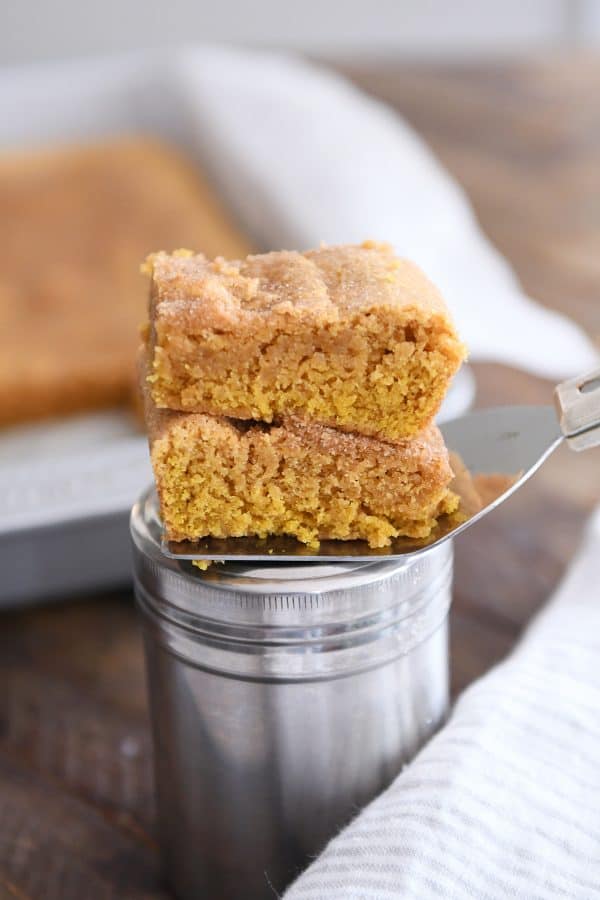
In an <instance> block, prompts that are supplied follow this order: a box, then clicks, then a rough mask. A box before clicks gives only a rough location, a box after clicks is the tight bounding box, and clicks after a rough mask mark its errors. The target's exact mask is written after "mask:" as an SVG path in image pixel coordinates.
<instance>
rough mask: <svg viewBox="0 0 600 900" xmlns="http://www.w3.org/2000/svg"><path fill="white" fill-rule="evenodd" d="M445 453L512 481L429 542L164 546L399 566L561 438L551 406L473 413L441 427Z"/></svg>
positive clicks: (193, 555)
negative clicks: (378, 561) (374, 561)
mask: <svg viewBox="0 0 600 900" xmlns="http://www.w3.org/2000/svg"><path fill="white" fill-rule="evenodd" d="M441 430H442V433H443V435H444V439H445V441H446V444H447V446H448V448H449V449H450V450H452V451H454V452H456V453H458V454H459V455H460V456H461V458H462V460H463V462H464V463H465V464H466V466H467V468H468V469H469V470H470V471H471V472H472V473H473V474H498V473H502V474H505V475H514V476H515V480H514V481H513V482H512V484H511V485H510V487H509V488H508V489H507V490H505V491H504V492H503V493H502V494H500V496H498V497H497V498H496V499H495V500H494V501H493V502H492V503H490V504H488V505H487V506H486V507H484V508H483V509H482V510H480V511H478V512H476V513H475V514H473V515H471V516H470V517H468V518H466V519H464V520H462V521H460V522H459V524H457V519H456V517H453V516H445V517H442V518H441V519H440V521H439V523H438V526H437V528H436V529H435V530H434V531H432V533H431V534H430V535H429V537H427V538H424V539H416V538H405V537H400V538H395V539H394V540H393V541H392V543H391V545H390V546H389V547H381V548H373V547H369V546H368V544H367V543H366V542H365V541H321V543H320V545H319V547H318V549H316V550H315V549H314V548H311V547H307V546H306V544H302V543H300V541H297V540H296V539H295V538H292V537H285V536H278V537H269V538H265V539H258V538H227V539H217V538H204V539H202V540H199V541H179V542H173V541H171V542H167V541H165V542H163V553H164V554H165V555H166V556H168V557H171V558H172V559H188V560H190V559H211V560H214V559H223V560H227V559H232V560H233V559H240V558H241V559H245V560H265V561H274V560H286V559H290V558H295V557H300V558H302V559H304V560H307V561H308V560H311V561H315V562H318V561H324V560H329V561H331V560H347V559H353V560H370V559H371V560H372V559H374V558H378V559H389V560H401V559H403V558H406V557H414V556H417V555H418V554H420V553H422V552H423V551H424V550H427V549H430V548H431V547H435V546H438V545H439V544H442V543H443V542H444V541H447V540H449V539H450V538H452V537H456V536H457V535H459V534H460V533H461V532H462V531H464V530H465V529H466V528H470V527H471V525H474V524H475V522H477V521H478V520H479V519H481V518H482V517H483V516H485V515H487V514H488V513H489V512H491V511H492V510H493V509H495V508H496V507H497V506H500V504H501V503H503V502H504V501H505V500H506V499H507V498H508V497H510V495H511V494H513V493H514V492H515V491H516V490H517V489H518V488H519V487H520V486H521V485H522V484H523V483H524V482H525V481H527V479H528V478H530V477H531V476H532V475H533V474H534V472H535V471H536V470H537V469H538V468H539V467H540V466H541V464H542V463H543V462H544V460H545V459H546V458H547V457H548V456H549V455H550V453H551V452H552V451H553V450H554V449H555V448H556V447H557V446H558V445H559V443H560V442H561V440H562V439H563V435H562V433H561V430H560V428H559V425H558V422H557V418H556V413H555V412H554V409H553V408H552V407H551V406H501V407H496V408H493V409H483V410H477V411H475V412H472V413H468V414H467V415H465V416H461V417H460V418H459V419H454V420H453V421H451V422H446V423H445V424H444V425H442V426H441Z"/></svg>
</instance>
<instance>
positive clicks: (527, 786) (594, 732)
mask: <svg viewBox="0 0 600 900" xmlns="http://www.w3.org/2000/svg"><path fill="white" fill-rule="evenodd" d="M599 558H600V512H599V513H597V514H596V515H595V517H594V518H593V519H592V521H591V522H590V525H589V528H588V533H587V537H586V540H585V542H584V545H583V547H582V549H581V551H580V553H579V555H578V557H577V559H576V561H575V562H574V564H573V566H572V568H571V569H570V571H569V573H568V575H567V577H566V579H565V580H564V582H563V584H562V585H561V587H560V588H559V589H558V591H557V593H556V595H555V597H554V599H553V600H552V601H551V603H550V605H549V606H548V607H547V608H546V609H545V610H544V611H543V612H542V613H541V614H540V615H539V616H538V618H537V619H536V620H535V621H534V622H533V624H532V625H530V627H529V629H528V631H527V632H526V634H525V637H524V638H523V639H522V641H521V643H520V645H519V646H518V648H517V649H516V650H515V652H514V653H513V654H512V655H511V656H510V657H509V659H508V660H507V661H506V662H505V663H503V664H502V665H499V666H497V667H496V668H495V669H494V670H493V671H492V672H490V673H489V674H488V675H487V676H485V677H484V678H482V679H481V680H480V681H478V682H476V683H475V684H474V685H472V686H471V687H470V688H469V689H468V690H467V691H465V693H464V694H463V695H462V697H461V698H460V700H459V701H458V703H457V704H456V707H455V709H454V712H453V713H452V716H451V719H450V721H449V723H448V724H447V725H446V726H445V728H443V729H442V731H441V732H439V734H438V735H437V736H436V737H435V738H433V740H432V741H431V742H430V743H429V744H428V745H427V746H426V747H425V749H424V750H422V751H421V753H420V754H419V755H418V756H417V757H416V759H415V760H414V761H413V762H412V763H411V765H409V766H408V767H407V768H406V769H405V770H404V771H403V772H402V774H401V775H400V776H399V777H398V778H397V779H396V781H395V782H394V783H393V784H392V785H391V787H390V788H388V790H387V791H385V792H384V793H383V794H382V795H381V796H380V797H378V798H377V800H375V801H374V802H373V803H372V804H371V805H370V806H368V807H367V808H366V809H365V810H364V811H363V812H362V813H361V814H360V815H359V816H358V818H357V819H355V820H354V822H352V823H351V824H350V825H349V826H348V828H346V830H345V831H343V832H341V834H340V835H339V836H338V837H336V838H334V839H333V840H332V841H331V843H330V844H329V846H328V847H327V848H326V850H325V851H324V853H323V854H322V855H321V857H320V858H319V859H318V860H317V861H316V862H315V863H314V864H313V865H312V866H311V867H310V868H309V869H308V870H307V871H306V872H305V873H304V874H303V875H301V876H300V878H299V879H298V880H297V881H296V883H295V884H294V885H293V886H292V887H291V888H290V889H289V890H288V891H287V892H286V894H285V900H391V898H395V900H398V898H402V900H430V898H431V900H433V898H436V900H439V898H444V900H455V898H456V900H465V898H476V900H506V898H509V897H510V898H519V900H552V898H556V900H559V898H569V900H570V898H581V900H593V898H597V897H600V588H599V583H598V559H599Z"/></svg>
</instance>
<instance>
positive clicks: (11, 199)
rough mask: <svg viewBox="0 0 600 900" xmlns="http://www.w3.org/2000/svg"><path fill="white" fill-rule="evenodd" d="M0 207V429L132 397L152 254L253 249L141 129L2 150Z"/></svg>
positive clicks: (170, 153) (185, 166) (206, 187)
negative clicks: (144, 268) (144, 263)
mask: <svg viewBox="0 0 600 900" xmlns="http://www.w3.org/2000/svg"><path fill="white" fill-rule="evenodd" d="M0 206H1V208H2V216H0V425H8V424H11V423H14V422H19V421H25V420H27V419H37V418H41V417H44V416H52V415H62V414H65V413H71V412H74V411H76V410H91V409H95V408H101V407H110V406H117V405H121V404H127V403H128V402H129V401H130V399H131V397H132V395H133V392H134V378H135V374H134V369H135V366H134V359H135V352H136V347H137V345H138V343H139V327H140V325H141V324H142V322H143V321H144V319H145V318H147V311H146V310H147V285H146V283H145V281H144V279H143V278H141V277H140V274H139V262H140V259H142V258H143V257H144V256H146V255H147V254H148V253H149V252H150V251H151V250H153V249H155V248H156V247H167V248H169V249H171V248H174V247H179V246H181V245H182V244H184V245H186V244H188V243H189V242H190V241H194V242H195V246H197V247H199V248H200V249H202V250H203V251H204V252H205V253H207V254H209V255H216V254H217V253H226V254H232V255H235V254H246V253H248V252H249V251H250V249H251V247H250V244H249V242H248V241H246V240H245V238H243V236H242V235H241V234H240V232H239V231H238V230H237V229H236V228H235V227H234V225H233V223H232V221H231V220H230V219H229V217H228V215H227V213H226V211H225V210H224V209H223V207H222V206H221V203H220V202H219V198H218V197H217V196H216V195H215V193H214V191H213V190H212V188H211V186H210V184H209V183H208V182H207V181H205V180H204V178H203V176H202V174H201V173H200V172H197V171H196V169H195V167H194V166H193V165H192V164H191V163H189V162H188V161H187V160H186V159H185V157H182V156H181V155H180V153H179V152H178V151H177V150H175V149H173V148H171V147H170V146H169V145H164V144H162V143H160V142H157V141H155V140H153V139H150V138H145V137H139V138H136V137H131V138H119V139H114V140H107V141H102V142H98V143H94V144H90V145H88V146H76V145H72V146H65V147H56V148H49V149H45V150H34V151H31V152H22V151H20V152H13V151H11V152H8V153H6V154H2V155H1V156H0Z"/></svg>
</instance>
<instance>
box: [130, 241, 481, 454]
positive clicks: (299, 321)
mask: <svg viewBox="0 0 600 900" xmlns="http://www.w3.org/2000/svg"><path fill="white" fill-rule="evenodd" d="M148 269H149V271H150V273H151V276H152V292H151V304H150V307H151V309H150V319H151V322H150V325H151V327H150V335H149V343H150V359H151V366H152V369H151V373H150V375H149V376H148V380H149V381H150V383H151V392H152V399H153V400H154V403H155V404H156V406H158V407H164V408H168V409H174V410H184V411H190V412H191V411H193V412H202V413H208V414H212V415H224V416H229V417H232V418H237V419H258V420H261V421H263V422H271V421H273V420H277V419H278V418H279V417H280V416H282V415H289V414H291V413H293V414H295V415H297V416H300V417H302V418H305V419H307V420H310V421H312V422H317V423H321V424H324V425H329V426H333V427H335V428H338V429H341V430H344V431H353V432H357V433H359V434H365V435H369V436H372V437H377V438H380V439H381V440H387V441H397V440H400V439H401V438H404V437H410V436H411V435H414V434H416V433H417V432H419V431H420V430H421V429H422V428H423V427H424V426H425V425H427V423H429V422H430V421H431V419H432V418H433V417H434V415H435V413H436V412H437V410H438V408H439V406H440V404H441V402H442V399H443V397H444V394H445V393H446V391H447V389H448V385H449V382H450V379H451V378H452V376H453V375H454V373H455V372H456V370H457V369H458V367H459V365H460V363H461V361H462V360H463V358H464V356H465V348H464V346H463V344H462V343H461V342H460V340H459V338H458V336H457V334H456V331H455V330H454V326H453V324H452V320H451V318H450V316H449V314H448V310H447V308H446V306H445V304H444V301H443V300H442V298H441V296H440V294H439V293H438V291H437V290H436V288H435V287H434V286H433V285H432V284H431V282H430V281H428V279H427V278H426V277H425V276H424V275H423V273H422V272H421V271H420V270H419V269H418V268H417V267H416V266H415V265H413V264H412V263H410V262H407V261H405V260H401V259H397V258H396V257H395V256H394V253H393V250H392V248H391V247H390V246H389V245H387V244H378V243H374V242H372V241H366V242H365V243H363V244H361V245H360V246H341V247H326V246H324V247H321V248H319V249H318V250H309V251H307V252H306V253H296V252H292V251H281V252H277V253H266V254H263V255H257V256H248V257H247V259H245V260H243V261H234V262H229V261H226V260H224V259H221V258H217V259H215V260H214V261H209V260H208V259H206V258H205V257H204V256H202V255H194V254H192V253H191V252H188V251H177V252H176V253H174V254H172V255H168V254H166V253H156V254H154V255H153V256H151V257H149V259H148Z"/></svg>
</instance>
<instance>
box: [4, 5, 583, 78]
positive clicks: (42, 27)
mask: <svg viewBox="0 0 600 900" xmlns="http://www.w3.org/2000/svg"><path fill="white" fill-rule="evenodd" d="M190 41H193V42H197V41H228V42H235V43H244V44H246V43H247V44H251V45H254V46H261V47H285V48H294V49H299V50H303V51H308V52H310V53H316V54H326V55H327V56H331V55H335V56H336V57H345V58H348V57H352V58H357V57H360V58H362V59H364V58H369V57H370V58H373V57H388V58H390V57H391V58H397V57H399V56H402V57H409V58H415V57H421V58H422V57H427V58H430V59H431V58H436V57H438V58H439V57H445V58H449V57H452V58H457V57H471V58H473V57H479V58H481V57H485V56H486V55H489V54H503V55H506V54H514V53H523V52H532V51H540V50H549V49H557V48H565V47H568V48H579V47H586V46H595V45H596V44H597V43H598V42H599V41H600V8H599V5H598V3H597V2H596V0H528V2H522V0H521V2H520V0H504V2H501V3H500V2H491V3H480V2H478V0H453V2H450V3H446V2H444V0H371V2H368V3H365V2H362V0H305V2H303V3H302V4H292V5H290V4H287V3H282V2H279V0H255V2H253V3H244V2H242V0H220V2H219V3H200V2H196V3H194V2H191V0H171V2H169V3H168V5H165V4H164V3H162V2H158V0H150V2H147V0H125V2H122V0H106V2H104V3H75V2H73V0H54V2H52V3H39V2H37V0H20V2H18V0H7V2H5V3H4V4H3V11H2V28H1V29H0V60H2V62H4V63H19V62H29V61H33V60H45V59H56V58H59V57H77V56H82V55H87V54H90V53H112V52H115V51H122V50H133V49H141V48H143V49H146V48H148V47H164V46H169V45H179V44H181V43H182V42H184V43H185V42H190Z"/></svg>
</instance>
